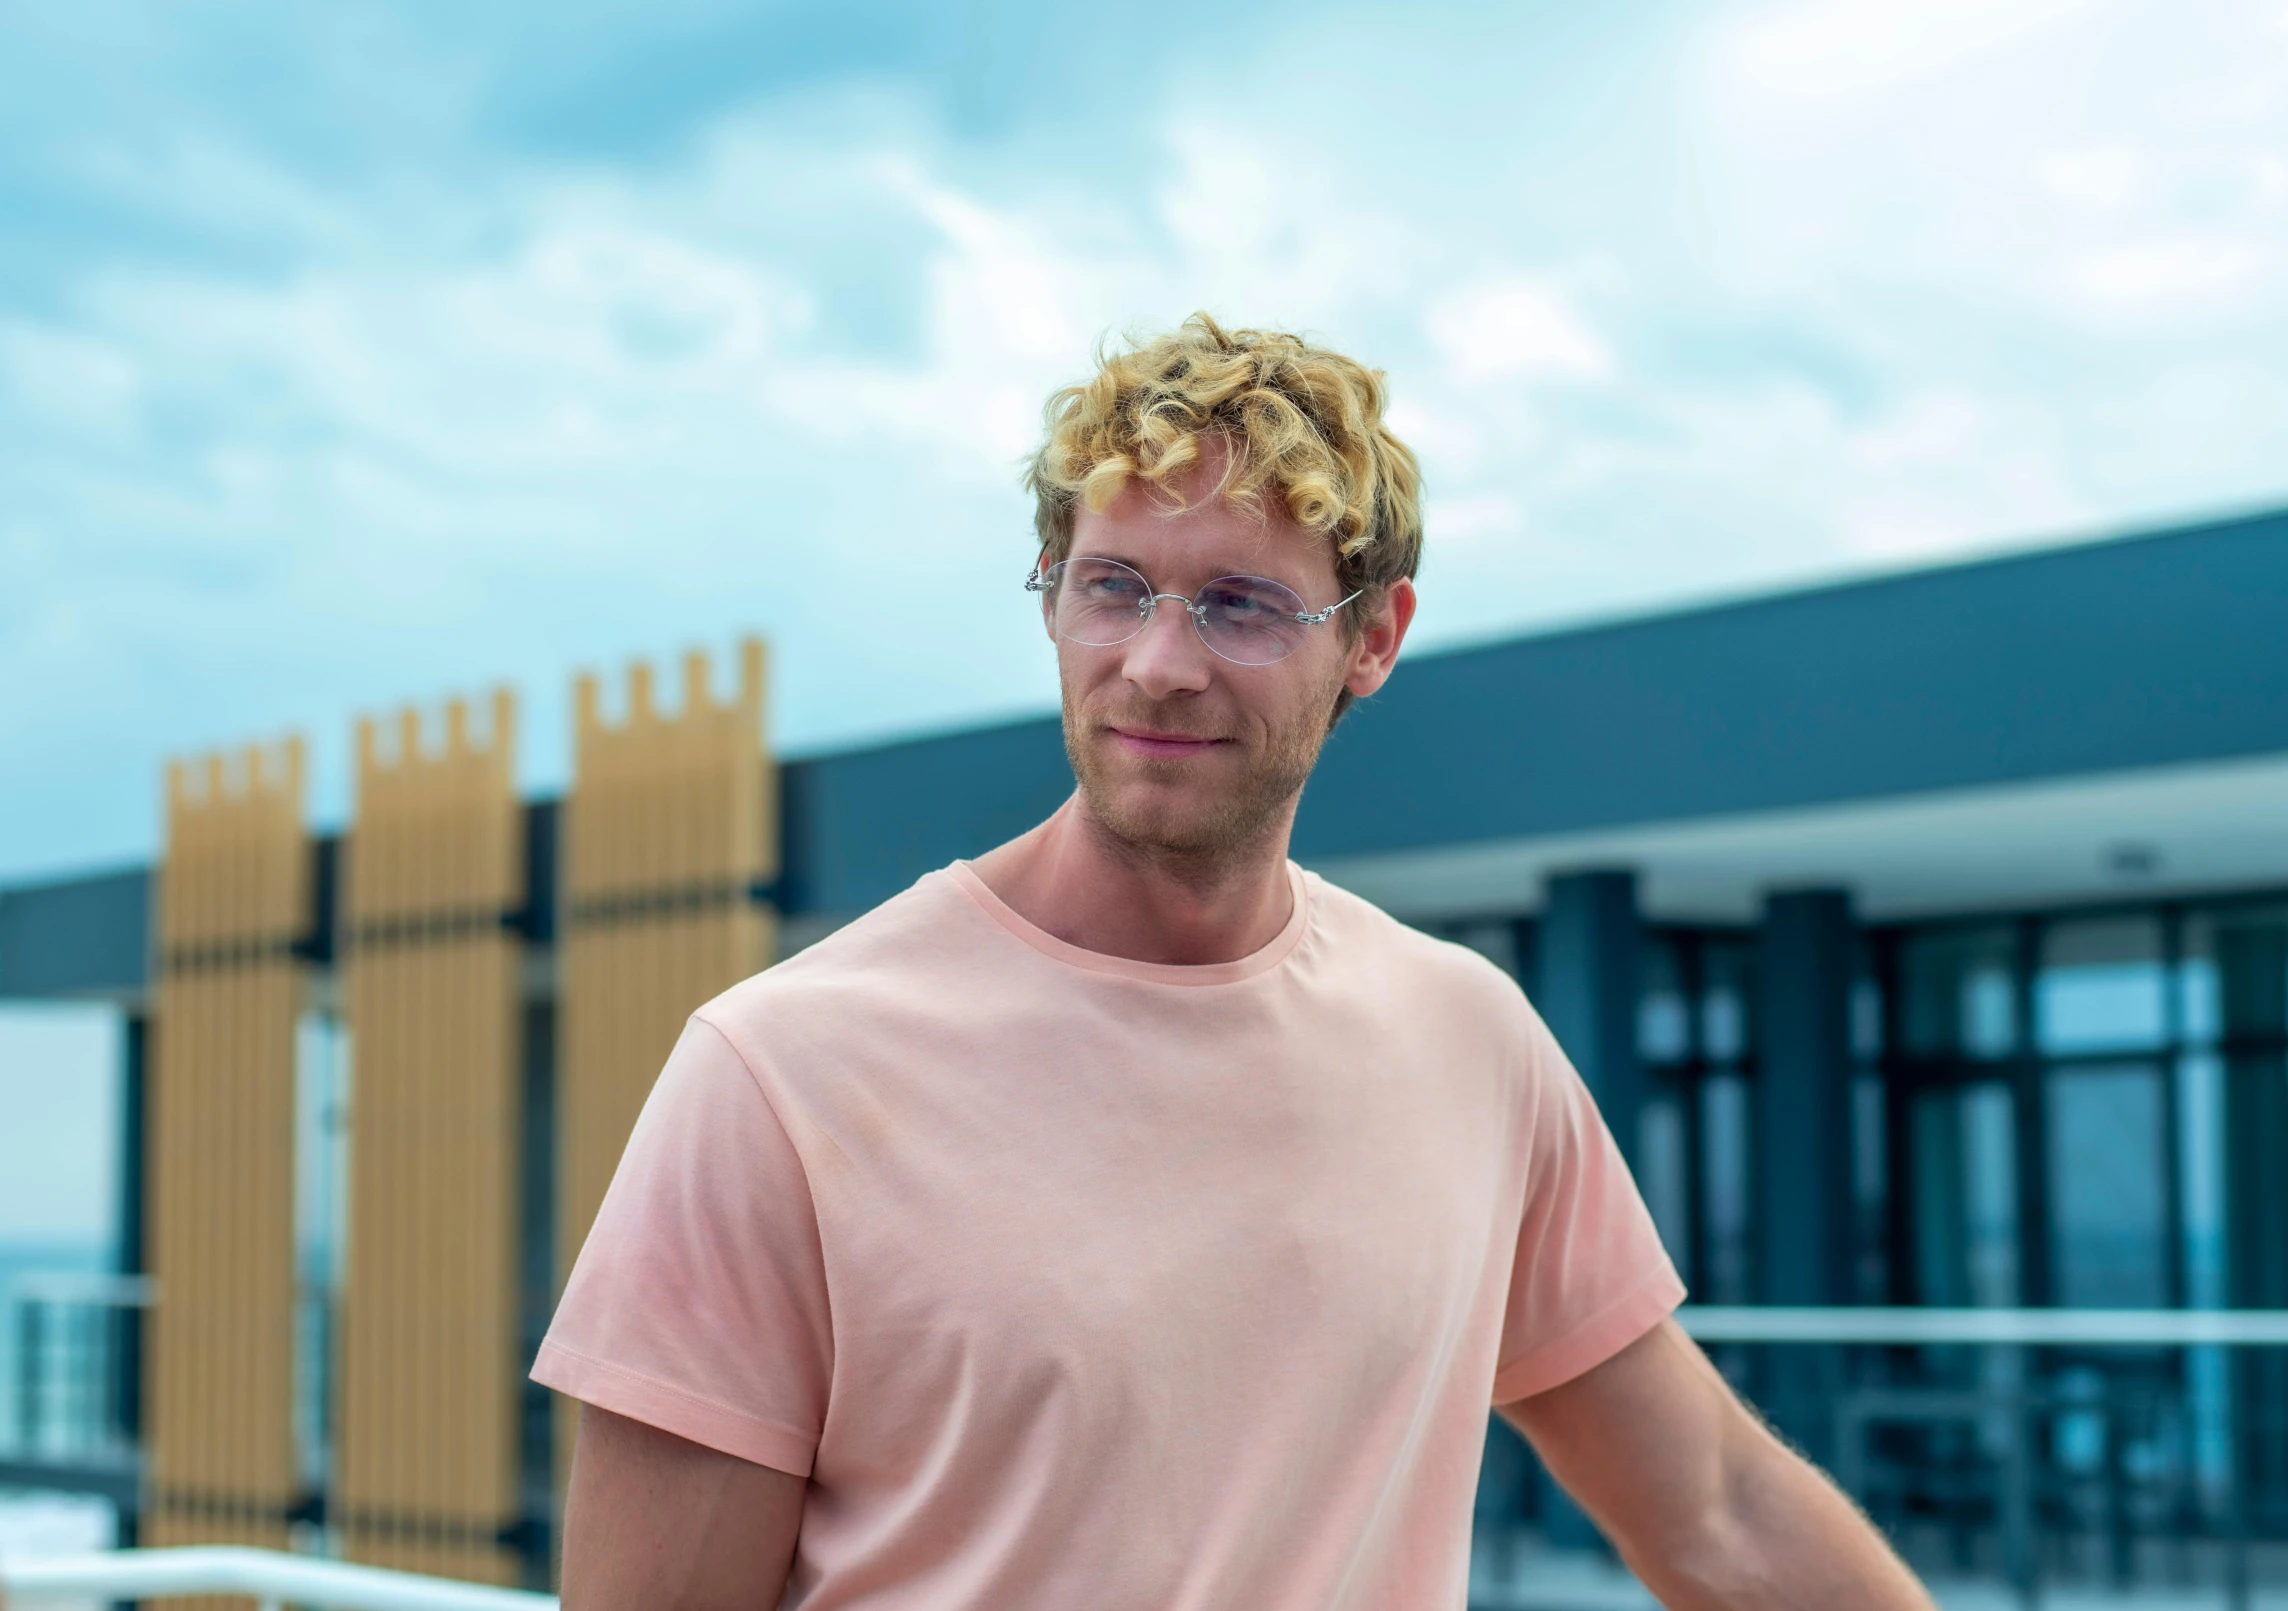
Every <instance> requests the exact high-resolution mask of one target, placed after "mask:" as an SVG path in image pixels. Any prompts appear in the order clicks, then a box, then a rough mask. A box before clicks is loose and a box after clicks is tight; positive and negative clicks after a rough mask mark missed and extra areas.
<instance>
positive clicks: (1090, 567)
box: [1025, 559, 1363, 666]
mask: <svg viewBox="0 0 2288 1611" xmlns="http://www.w3.org/2000/svg"><path fill="white" fill-rule="evenodd" d="M1025 589H1026V591H1027V592H1031V593H1038V594H1040V595H1041V596H1042V604H1043V607H1044V608H1045V609H1046V611H1047V613H1048V617H1049V628H1050V630H1051V631H1053V632H1055V633H1056V635H1057V636H1058V637H1060V638H1062V639H1064V640H1065V641H1066V642H1067V643H1080V644H1086V645H1087V646H1089V647H1090V648H1094V649H1102V648H1108V647H1110V646H1111V645H1113V644H1115V643H1126V642H1127V641H1128V640H1129V639H1130V638H1133V637H1134V636H1136V634H1137V633H1139V632H1141V631H1143V630H1144V628H1145V627H1146V626H1148V625H1150V624H1151V620H1152V612H1153V611H1154V610H1156V609H1158V608H1159V607H1160V601H1161V600H1162V599H1173V600H1174V601H1175V602H1176V603H1177V604H1180V605H1182V606H1183V608H1184V613H1185V614H1187V615H1189V616H1190V617H1191V618H1192V626H1193V627H1194V628H1195V629H1196V630H1197V631H1198V632H1199V635H1200V641H1201V642H1202V643H1204V644H1206V645H1207V646H1208V647H1209V648H1210V649H1212V650H1214V651H1215V652H1216V653H1217V654H1219V655H1221V656H1222V657H1223V658H1224V659H1226V660H1229V661H1231V662H1232V663H1233V664H1235V665H1242V666H1268V665H1270V664H1271V663H1272V662H1273V661H1274V660H1284V659H1286V658H1287V657H1288V656H1289V655H1291V654H1293V653H1294V652H1295V650H1296V649H1297V647H1299V646H1300V645H1301V643H1302V641H1303V634H1304V633H1305V632H1307V631H1309V630H1310V629H1311V628H1312V627H1315V626H1324V625H1325V624H1326V623H1327V621H1328V619H1329V618H1330V617H1331V616H1333V614H1334V613H1335V612H1336V611H1337V610H1339V609H1341V608H1342V607H1343V606H1344V605H1345V604H1348V603H1350V601H1351V599H1355V598H1357V597H1358V594H1357V593H1353V594H1351V596H1350V598H1345V599H1338V600H1336V601H1335V602H1334V603H1332V604H1330V605H1328V606H1327V607H1326V608H1325V609H1323V610H1314V609H1311V608H1309V607H1308V606H1306V605H1305V604H1304V602H1303V600H1302V597H1301V596H1300V595H1299V594H1297V593H1296V592H1295V590H1294V589H1292V588H1290V587H1287V586H1286V585H1284V584H1283V583H1279V582H1274V581H1273V580H1271V578H1270V577H1268V576H1219V577H1217V578H1216V579H1215V580H1214V581H1212V582H1210V583H1208V585H1207V586H1205V587H1203V588H1201V589H1200V590H1199V592H1197V593H1195V594H1194V595H1192V597H1190V598H1186V597H1184V595H1183V594H1181V593H1156V592H1154V591H1153V590H1152V584H1151V583H1150V582H1147V581H1146V580H1144V575H1143V573H1142V572H1141V571H1138V570H1135V569H1133V568H1131V567H1130V566H1127V565H1123V564H1121V563H1120V561H1118V560H1116V559H1064V560H1059V561H1058V562H1057V563H1056V564H1054V565H1051V566H1050V567H1049V568H1048V569H1047V570H1045V571H1035V572H1034V573H1033V574H1032V575H1030V576H1028V577H1026V578H1025ZM1362 591H1363V590H1362Z"/></svg>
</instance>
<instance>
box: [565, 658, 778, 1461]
mask: <svg viewBox="0 0 2288 1611" xmlns="http://www.w3.org/2000/svg"><path fill="white" fill-rule="evenodd" d="M764 690H765V675H764V653H763V646H762V644H761V642H760V641H758V640H755V639H748V640H746V641H745V642H744V643H742V644H741V646H740V653H739V679H738V688H737V690H736V692H735V693H734V695H733V697H732V698H731V699H730V700H728V701H725V702H718V701H716V700H715V699H714V698H713V697H712V695H711V693H710V692H709V688H708V665H707V658H706V656H704V655H702V654H698V653H693V654H690V655H687V656H686V657H685V659H684V663H683V699H682V709H681V710H680V711H679V712H678V713H677V714H676V715H674V716H673V717H669V716H665V715H662V714H661V713H660V712H659V711H658V710H657V708H656V705H655V701H654V698H653V688H652V675H651V669H650V668H649V667H648V666H645V665H641V664H638V665H636V666H634V667H632V668H631V670H630V672H629V676H628V697H627V716H626V719H625V720H624V721H623V722H621V723H620V724H619V725H618V726H613V725H611V724H609V723H607V722H606V721H605V720H604V718H603V716H602V713H601V710H600V708H599V707H600V698H599V689H598V685H597V682H596V679H595V678H593V677H582V678H581V679H580V681H579V684H578V687H577V692H576V699H575V703H576V706H577V711H578V727H577V732H576V749H575V757H574V766H573V783H572V791H571V793H570V795H569V796H568V797H567V799H566V802H565V830H564V840H563V845H564V853H563V861H562V886H563V887H562V901H561V904H560V908H559V909H560V910H561V911H562V912H563V914H564V921H563V928H562V932H563V938H562V942H561V958H562V972H561V975H560V978H561V985H560V991H561V993H560V996H559V1008H558V1012H559V1029H558V1038H557V1046H558V1057H557V1065H558V1097H557V1101H558V1108H557V1112H558V1121H557V1122H558V1134H559V1142H558V1149H557V1182H558V1185H557V1205H558V1214H557V1253H558V1260H559V1271H558V1277H559V1281H560V1282H561V1279H562V1277H563V1275H564V1274H566V1273H568V1272H569V1271H570V1269H571V1266H572V1261H573V1260H574V1259H575V1258H576V1257H577V1256H578V1254H579V1251H580V1244H581V1243H582V1242H583V1241H584V1240H586V1238H587V1234H588V1227H589V1226H590V1225H591V1224H592V1223H593V1222H594V1220H595V1217H596V1210H597V1207H598V1206H599V1205H600V1204H601V1203H602V1201H603V1197H604V1189H605V1187H606V1186H608V1185H609V1184H610V1183H611V1178H612V1171H613V1170H614V1169H615V1168H616V1167H617V1166H618V1164H619V1160H620V1152H621V1149H622V1148H623V1147H625V1146H626V1144H627V1138H628V1134H629V1132H630V1131H631V1130H632V1129H633V1128H634V1127H635V1120H636V1115H637V1113H638V1112H639V1111H640V1110H641V1109H642V1107H643V1102H644V1098H645V1096H646V1095H648V1094H649V1092H650V1090H651V1084H652V1080H653V1079H654V1077H655V1076H657V1074H658V1073H659V1068H660V1064H661V1062H662V1061H663V1060H664V1059H665V1058H666V1056H667V1053H668V1050H669V1048H670V1047H672V1046H673V1045H674V1044H675V1039H676V1036H677V1035H678V1034H679V1033H681V1031H682V1027H683V1021H684V1019H685V1018H687V1017H688V1016H689V1015H690V1013H691V1011H692V1009H693V1008H695V1007H697V1006H699V1005H700V1003H702V1002H704V1001H706V1000H707V999H708V998H710V997H712V996H715V995H718V994H720V993H721V992H722V991H724V990H727V989H729V988H730V987H731V986H732V985H734V984H736V983H738V982H739V981H740V980H741V979H743V978H745V977H747V976H748V975H749V974H751V973H753V972H755V971H756V970H757V969H759V968H761V967H762V966H763V965H764V964H765V963H766V962H767V961H769V960H770V956H771V950H772V945H773V942H774V938H775V936H774V932H773V925H772V921H771V914H770V912H769V910H768V909H767V908H766V907H764V906H762V905H761V904H760V903H759V902H758V900H757V898H756V891H757V889H758V887H759V886H760V885H761V884H763V883H764V882H765V881H767V880H769V879H770V878H772V877H774V876H775V875H776V873H777V871H778V867H777V853H778V824H777V803H778V802H777V783H776V780H777V774H776V772H775V771H774V770H773V769H772V768H771V766H770V764H769V752H768V746H767V744H766V742H765V737H764V728H763V719H764ZM572 1426H573V1422H572V1417H571V1407H570V1406H569V1405H568V1404H562V1403H560V1404H559V1406H558V1418H557V1439H556V1448H557V1467H558V1471H559V1474H560V1475H561V1473H562V1472H563V1470H564V1469H565V1467H566V1463H567V1461H568V1460H569V1457H570V1453H571V1448H572Z"/></svg>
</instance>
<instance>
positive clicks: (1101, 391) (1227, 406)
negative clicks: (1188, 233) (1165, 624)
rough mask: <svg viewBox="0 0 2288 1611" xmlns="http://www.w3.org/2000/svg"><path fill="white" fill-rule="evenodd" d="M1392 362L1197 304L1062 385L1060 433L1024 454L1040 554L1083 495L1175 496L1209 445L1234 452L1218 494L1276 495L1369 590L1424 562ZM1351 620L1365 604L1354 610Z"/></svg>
mask: <svg viewBox="0 0 2288 1611" xmlns="http://www.w3.org/2000/svg"><path fill="white" fill-rule="evenodd" d="M1385 403H1386V393H1385V388H1384V385H1383V375H1382V372H1381V371H1380V370H1378V369H1368V368H1367V367H1366V366H1365V365H1363V364H1360V363H1358V362H1356V361H1355V360H1353V359H1350V358H1346V357H1344V356H1343V355H1342V354H1341V353H1337V352H1330V351H1328V350H1327V349H1326V348H1324V347H1314V346H1312V345H1311V344H1310V343H1309V342H1307V341H1305V340H1303V339H1302V337H1300V336H1294V335H1289V334H1287V333H1286V332H1284V331H1279V330H1226V329H1225V328H1224V327H1223V326H1222V325H1220V324H1218V323H1216V321H1215V320H1214V319H1212V318H1211V317H1209V316H1208V315H1207V314H1205V313H1195V314H1193V315H1192V316H1191V317H1190V318H1189V319H1186V320H1185V321H1184V322H1183V324H1182V325H1181V326H1180V327H1178V328H1177V329H1175V330H1172V331H1170V332H1168V333H1167V334H1165V335H1159V336H1154V337H1152V338H1150V339H1149V340H1146V341H1141V342H1131V344H1130V345H1129V346H1128V347H1127V348H1126V349H1125V350H1120V351H1110V350H1101V351H1099V353H1098V355H1097V368H1096V373H1095V374H1094V375H1093V376H1091V377H1090V378H1089V379H1088V380H1086V381H1084V382H1083V383H1081V384H1080V385H1078V386H1067V387H1065V388H1064V389H1063V390H1062V391H1059V392H1056V393H1055V394H1053V395H1052V396H1051V397H1050V398H1049V401H1048V405H1047V407H1046V408H1045V409H1044V410H1043V414H1044V415H1045V417H1046V421H1047V425H1048V439H1047V440H1046V441H1044V442H1043V443H1042V444H1041V447H1040V449H1039V451H1038V452H1036V453H1035V454H1034V455H1033V456H1032V458H1031V460H1030V461H1029V462H1028V463H1027V465H1026V467H1025V488H1026V490H1027V491H1029V492H1031V493H1032V494H1033V496H1034V498H1035V500H1036V502H1035V508H1034V513H1033V527H1034V530H1035V531H1036V532H1037V533H1038V534H1039V536H1040V543H1041V563H1042V564H1043V565H1044V566H1046V565H1053V564H1055V563H1056V562H1057V561H1058V560H1060V559H1063V558H1064V557H1065V556H1066V555H1067V554H1068V553H1070V552H1071V550H1072V539H1073V519H1074V516H1075V515H1076V514H1077V513H1078V512H1079V510H1080V506H1081V505H1082V504H1084V503H1085V504H1086V505H1087V506H1088V507H1089V508H1091V509H1096V510H1102V509H1104V508H1105V507H1107V506H1108V505H1109V504H1111V502H1112V501H1113V499H1115V498H1117V497H1118V496H1120V493H1121V490H1122V489H1123V488H1124V487H1126V486H1127V485H1128V484H1129V483H1130V482H1131V481H1141V482H1143V483H1144V484H1145V485H1146V486H1148V487H1151V488H1153V489H1155V490H1156V491H1158V492H1160V493H1161V494H1163V495H1164V496H1166V497H1167V498H1168V499H1169V500H1170V501H1171V502H1173V503H1175V504H1176V505H1177V506H1178V507H1181V506H1182V492H1181V488H1182V486H1183V483H1184V479H1185V477H1186V476H1187V475H1188V474H1189V472H1190V471H1191V470H1192V468H1193V467H1194V466H1195V465H1197V464H1198V463H1199V462H1200V458H1201V453H1202V443H1203V442H1206V441H1208V440H1209V439H1211V438H1212V439H1215V440H1217V441H1219V442H1220V443H1221V444H1222V445H1223V447H1224V448H1225V449H1226V451H1227V452H1228V455H1229V457H1228V458H1227V460H1226V462H1225V466H1224V473H1223V480H1222V482H1221V484H1220V485H1219V486H1218V488H1217V491H1218V493H1219V494H1220V495H1221V496H1222V497H1223V498H1225V499H1226V500H1228V501H1229V502H1231V503H1234V504H1237V505H1239V506H1241V507H1242V508H1253V509H1261V508H1262V507H1263V506H1264V504H1265V501H1266V499H1267V498H1276V499H1277V500H1278V503H1279V507H1280V508H1281V509H1283V510H1284V511H1285V512H1286V514H1287V515H1288V516H1290V517H1291V518H1292V519H1293V520H1294V521H1295V523H1296V524H1297V525H1299V526H1301V527H1302V528H1303V529H1304V530H1306V531H1312V532H1320V533H1324V534H1325V535H1326V536H1327V537H1328V538H1329V539H1330V540H1331V541H1332V543H1333V544H1334V550H1335V575H1336V579H1337V581H1338V583H1339V584H1340V586H1341V588H1342V590H1343V591H1344V592H1345V593H1350V592H1354V591H1360V590H1363V591H1364V592H1365V593H1366V594H1367V600H1366V602H1370V603H1371V602H1373V601H1375V600H1376V599H1377V598H1378V596H1379V594H1380V593H1381V591H1382V589H1384V588H1386V587H1388V586H1389V585H1390V584H1391V583H1393V582H1395V581H1397V580H1398V579H1399V578H1400V577H1402V576H1407V577H1410V576H1412V575H1413V574H1414V573H1415V571H1416V569H1417V568H1419V567H1420V565H1421V563H1422V472H1421V467H1420V466H1419V465H1418V464H1417V463H1416V462H1415V458H1414V453H1413V450H1412V449H1410V448H1409V447H1407V445H1406V444H1405V443H1404V442H1401V441H1400V440H1399V439H1398V438H1397V437H1395V436H1393V435H1392V434H1391V432H1390V427H1389V426H1388V425H1386V424H1384V423H1383V410H1384V407H1385ZM1344 619H1345V621H1346V622H1347V623H1348V622H1353V621H1356V620H1359V619H1362V618H1357V617H1352V616H1349V615H1347V614H1346V616H1345V617H1344Z"/></svg>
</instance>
